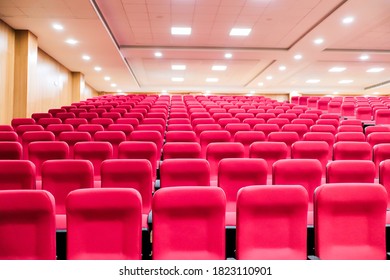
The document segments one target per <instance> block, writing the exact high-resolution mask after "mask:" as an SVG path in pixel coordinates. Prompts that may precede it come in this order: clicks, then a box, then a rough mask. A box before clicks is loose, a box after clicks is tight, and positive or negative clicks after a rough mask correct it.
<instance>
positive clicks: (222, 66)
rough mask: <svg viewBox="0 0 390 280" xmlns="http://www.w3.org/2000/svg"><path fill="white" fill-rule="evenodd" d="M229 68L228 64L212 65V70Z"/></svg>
mask: <svg viewBox="0 0 390 280" xmlns="http://www.w3.org/2000/svg"><path fill="white" fill-rule="evenodd" d="M226 68H227V66H226V65H213V67H211V70H213V71H225V70H226Z"/></svg>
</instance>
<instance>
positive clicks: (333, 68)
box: [328, 66, 347, 73]
mask: <svg viewBox="0 0 390 280" xmlns="http://www.w3.org/2000/svg"><path fill="white" fill-rule="evenodd" d="M345 69H347V68H345V67H337V66H336V67H332V68H330V69H329V70H328V72H332V73H339V72H343V71H345Z"/></svg>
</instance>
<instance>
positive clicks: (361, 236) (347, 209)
mask: <svg viewBox="0 0 390 280" xmlns="http://www.w3.org/2000/svg"><path fill="white" fill-rule="evenodd" d="M386 205H387V194H386V191H385V189H384V187H383V186H381V185H379V184H367V183H366V184H364V183H360V184H359V183H349V184H348V183H340V184H325V185H322V186H321V187H319V188H318V189H317V190H316V192H315V196H314V207H315V208H314V213H315V219H314V221H315V225H314V235H315V253H316V255H317V256H318V257H319V258H320V259H324V260H341V259H346V260H356V259H365V260H385V259H386V237H385V228H386Z"/></svg>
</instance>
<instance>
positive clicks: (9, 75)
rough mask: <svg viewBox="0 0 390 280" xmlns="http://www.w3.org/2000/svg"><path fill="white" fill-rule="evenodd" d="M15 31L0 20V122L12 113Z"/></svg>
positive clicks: (6, 121) (8, 121)
mask: <svg viewBox="0 0 390 280" xmlns="http://www.w3.org/2000/svg"><path fill="white" fill-rule="evenodd" d="M14 59H15V32H14V30H13V29H12V28H10V27H9V26H8V25H7V24H5V23H4V22H3V21H1V20H0V124H9V123H10V122H11V119H12V114H13V102H14V101H13V92H14Z"/></svg>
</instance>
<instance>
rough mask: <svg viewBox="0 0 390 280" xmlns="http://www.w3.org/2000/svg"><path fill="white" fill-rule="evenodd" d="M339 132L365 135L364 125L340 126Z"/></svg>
mask: <svg viewBox="0 0 390 280" xmlns="http://www.w3.org/2000/svg"><path fill="white" fill-rule="evenodd" d="M337 132H361V133H363V126H362V125H340V126H339V127H338V128H337Z"/></svg>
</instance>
